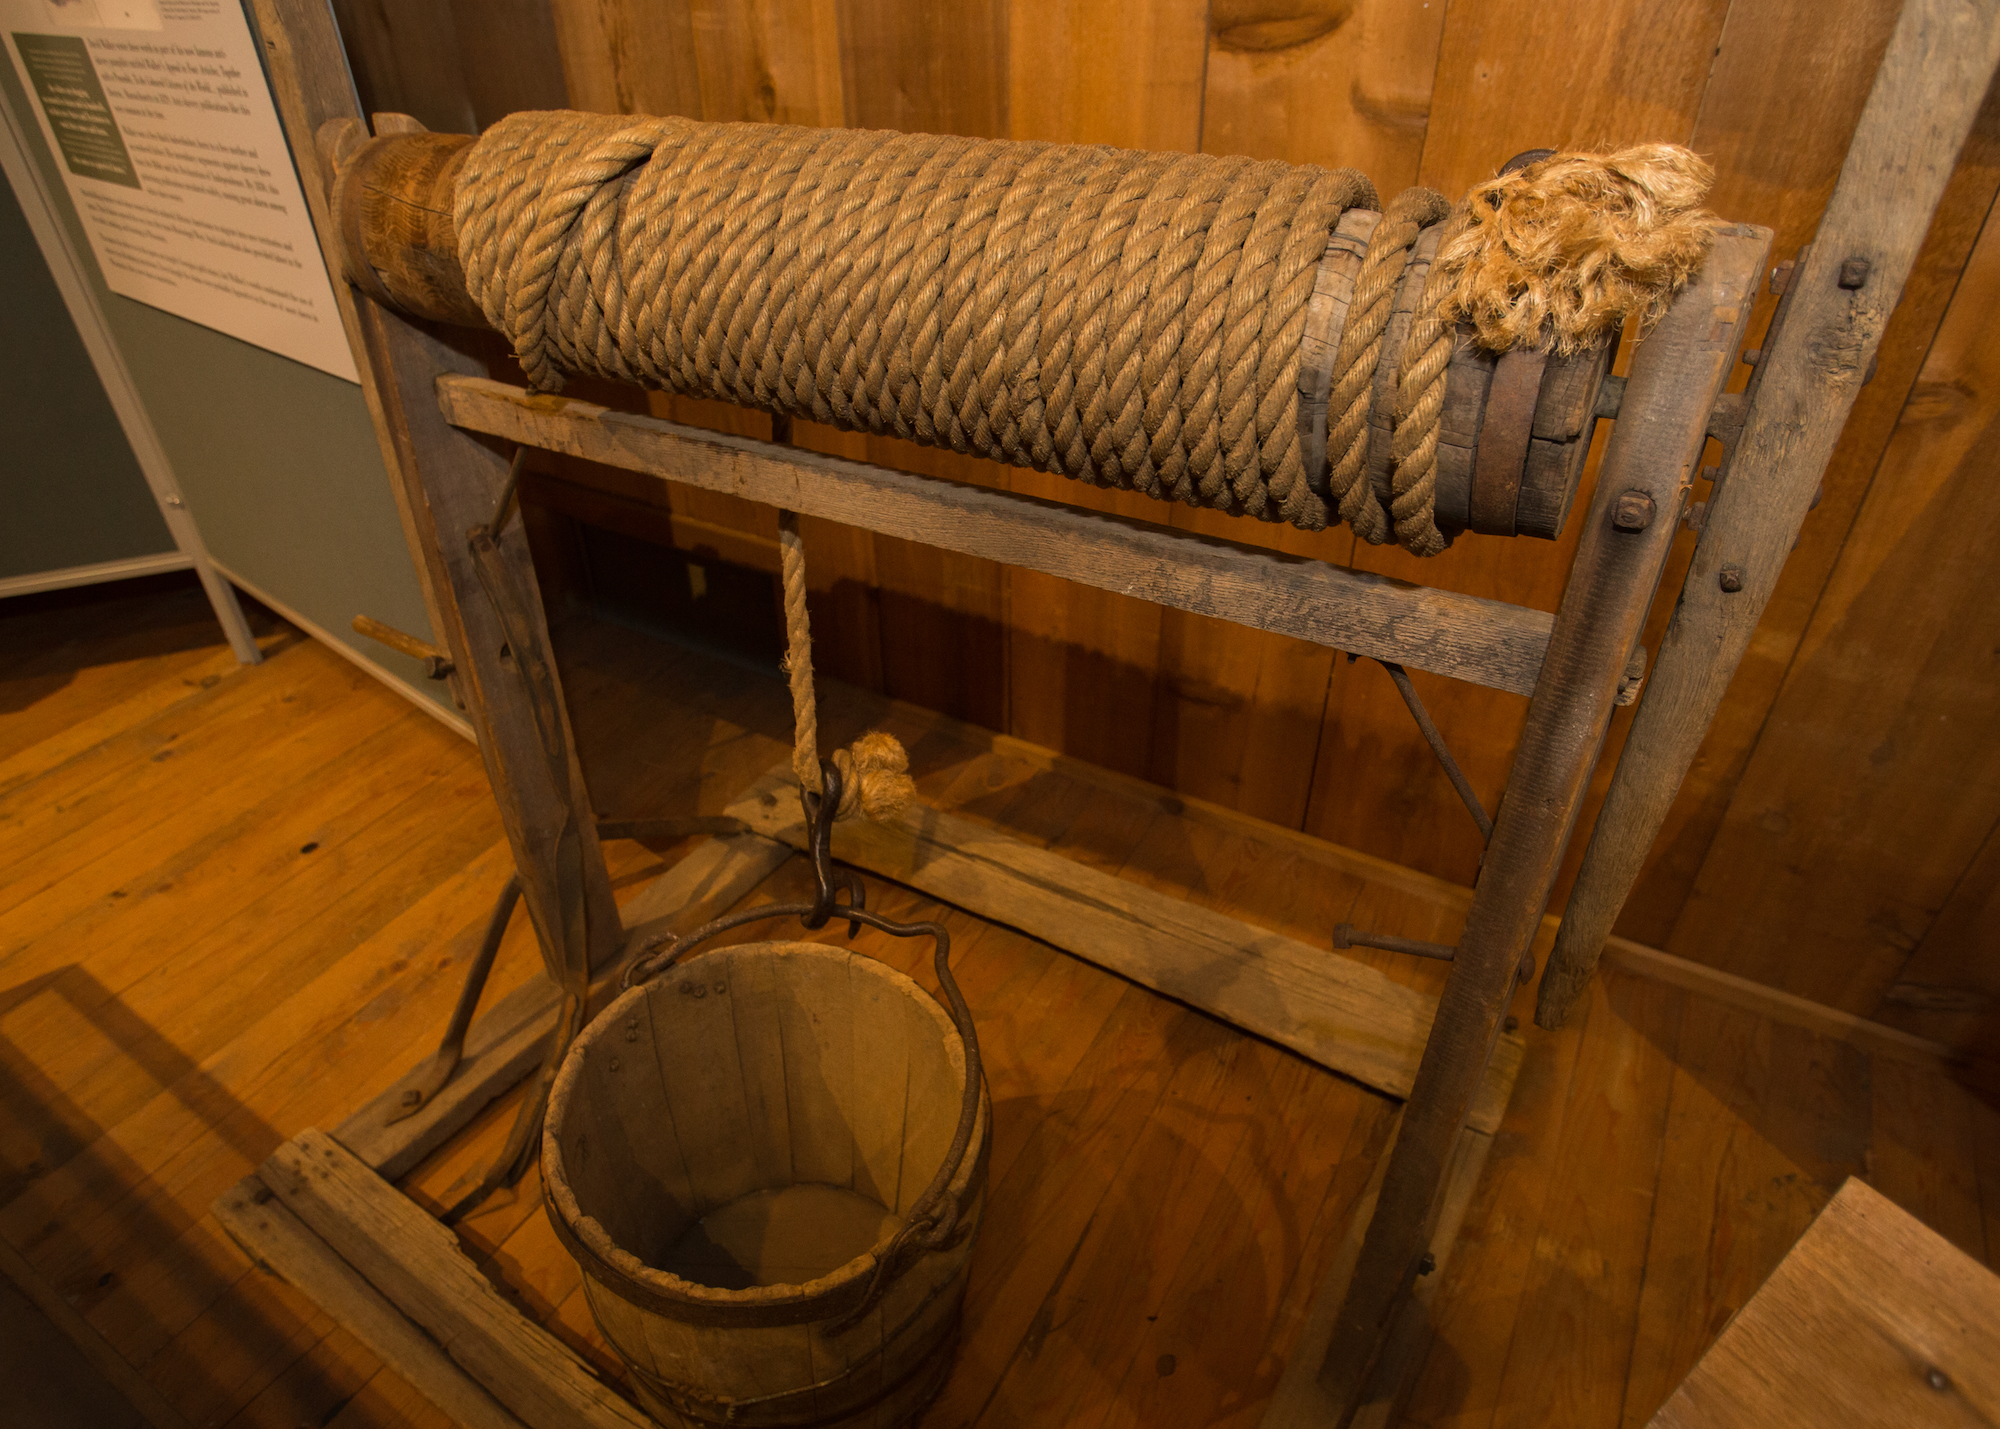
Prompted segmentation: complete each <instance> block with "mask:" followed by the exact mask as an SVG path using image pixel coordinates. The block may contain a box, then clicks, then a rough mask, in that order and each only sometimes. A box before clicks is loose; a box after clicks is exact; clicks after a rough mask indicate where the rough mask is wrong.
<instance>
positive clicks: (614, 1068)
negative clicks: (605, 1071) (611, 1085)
mask: <svg viewBox="0 0 2000 1429" xmlns="http://www.w3.org/2000/svg"><path fill="white" fill-rule="evenodd" d="M611 1070H612V1071H614V1072H615V1071H617V1070H618V1059H617V1058H616V1057H613V1058H612V1059H611Z"/></svg>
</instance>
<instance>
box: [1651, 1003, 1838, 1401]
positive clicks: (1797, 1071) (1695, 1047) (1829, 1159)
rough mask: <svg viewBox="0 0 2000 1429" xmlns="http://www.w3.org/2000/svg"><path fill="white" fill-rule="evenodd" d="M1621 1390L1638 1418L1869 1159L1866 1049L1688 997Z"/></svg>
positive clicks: (1668, 1388) (1690, 1363)
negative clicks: (1642, 1278) (1642, 1281)
mask: <svg viewBox="0 0 2000 1429" xmlns="http://www.w3.org/2000/svg"><path fill="white" fill-rule="evenodd" d="M1676 1050H1677V1058H1676V1060H1677V1061H1678V1063H1679V1065H1678V1066H1677V1067H1676V1068H1675V1070H1674V1075H1673V1089H1672V1091H1671V1093H1670V1098H1669V1105H1668V1110H1667V1123H1666V1139H1665V1143H1664V1146H1663V1149H1662V1155H1661V1166H1660V1183H1659V1193H1658V1198H1657V1200H1656V1202H1655V1209H1654V1212H1653V1225H1652V1234H1651V1239H1650V1243H1649V1246H1648V1249H1647V1254H1646V1278H1645V1285H1644V1288H1643V1290H1642V1291H1641V1293H1640V1297H1639V1316H1638V1329H1637V1334H1636V1337H1635V1342H1634V1345H1633V1352H1632V1365H1631V1370H1630V1372H1629V1374H1628V1376H1627V1381H1626V1389H1625V1409H1624V1414H1625V1419H1626V1421H1627V1422H1628V1423H1634V1424H1643V1423H1645V1422H1646V1421H1647V1420H1648V1419H1650V1418H1651V1417H1652V1415H1653V1412H1654V1411H1655V1410H1656V1409H1658V1408H1659V1407H1660V1405H1662V1404H1664V1403H1665V1402H1666V1400H1667V1396H1669V1395H1670V1394H1672V1393H1673V1390H1674V1386H1675V1385H1677V1384H1679V1383H1680V1382H1681V1379H1682V1377H1683V1376H1685V1375H1686V1374H1687V1372H1688V1371H1689V1370H1691V1369H1693V1368H1694V1364H1695V1361H1696V1360H1698V1359H1699V1358H1700V1357H1701V1352H1702V1350H1703V1349H1705V1348H1706V1347H1707V1346H1708V1345H1709V1344H1710V1343H1712V1342H1713V1341H1714V1339H1715V1337H1716V1336H1717V1335H1719V1334H1720V1333H1722V1328H1723V1326H1725V1325H1726V1324H1728V1323H1729V1317H1730V1316H1732V1315H1734V1314H1735V1313H1736V1312H1737V1311H1738V1310H1740V1309H1741V1308H1742V1307H1743V1305H1744V1304H1745V1302H1747V1301H1748V1300H1749V1298H1750V1296H1751V1295H1752V1294H1754V1293H1755V1292H1756V1290H1757V1287H1758V1286H1760V1285H1762V1284H1763V1283H1764V1280H1765V1278H1766V1277H1767V1276H1769V1275H1770V1273H1771V1272H1772V1271H1773V1270H1774V1269H1776V1268H1777V1265H1778V1262H1779V1261H1780V1260H1782V1259H1784V1256H1785V1252H1786V1251H1788V1250H1790V1249H1791V1247H1792V1244H1793V1243H1794V1242H1795V1241H1796V1240H1797V1239H1798V1238H1799V1237H1800V1236H1801V1235H1803V1234H1804V1233H1805V1229H1806V1227H1807V1226H1808V1225H1810V1224H1811V1223H1812V1218H1813V1217H1814V1216H1816V1215H1817V1214H1819V1211H1820V1208H1821V1207H1823V1206H1824V1205H1825V1204H1826V1203H1827V1202H1828V1201H1829V1200H1830V1199H1832V1197H1833V1194H1834V1192H1835V1191H1837V1190H1839V1189H1840V1185H1841V1183H1842V1182H1843V1181H1845V1180H1846V1179H1847V1178H1848V1177H1849V1176H1853V1175H1858V1174H1860V1173H1862V1172H1863V1171H1864V1170H1865V1169H1866V1168H1867V1164H1868V1155H1869V1135H1868V1133H1869V1126H1870V1122H1871V1107H1870V1088H1869V1066H1868V1059H1867V1057H1866V1056H1864V1055H1863V1054H1861V1053H1859V1052H1857V1051H1855V1050H1854V1049H1853V1048H1851V1047H1847V1046H1843V1045H1842V1044H1840V1043H1838V1042H1834V1041H1832V1040H1831V1039H1828V1038H1823V1037H1816V1036H1814V1035H1813V1034H1811V1033H1808V1032H1803V1031H1801V1030H1800V1029H1798V1028H1794V1027H1776V1026H1773V1025H1771V1024H1770V1023H1769V1022H1768V1021H1767V1020H1765V1019H1763V1018H1759V1017H1753V1016H1751V1015H1750V1014H1748V1013H1744V1012H1739V1011H1735V1010H1733V1009H1729V1008H1723V1007H1718V1006H1716V1005H1714V1004H1712V1003H1701V1002H1697V1001H1694V1000H1692V999H1690V1000H1689V1002H1688V1005H1687V1007H1686V1008H1685V1010H1684V1012H1683V1014H1682V1021H1681V1029H1680V1040H1679V1042H1678V1044H1677V1049H1676Z"/></svg>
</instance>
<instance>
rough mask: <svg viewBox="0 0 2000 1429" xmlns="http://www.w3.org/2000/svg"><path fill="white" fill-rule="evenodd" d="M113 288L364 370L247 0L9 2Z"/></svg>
mask: <svg viewBox="0 0 2000 1429" xmlns="http://www.w3.org/2000/svg"><path fill="white" fill-rule="evenodd" d="M0 20H4V22H5V24H6V30H7V47H8V51H9V53H10V54H11V55H12V56H13V60H14V67H15V69H16V70H17V71H18V73H19V74H20V76H21V82H22V84H23V86H24V87H25V88H26V89H27V91H28V94H29V96H30V100H31V103H32V104H33V105H34V107H35V110H36V113H37V115H38V117H39V118H40V120H41V123H42V132H43V134H44V135H45V136H46V137H47V138H48V141H49V146H50V148H51V149H53V150H54V152H55V154H56V156H57V159H58V162H59V163H60V165H61V167H62V170H63V178H64V181H65V182H66V183H67V185H68V187H69V192H70V197H71V198H72V199H73V200H74V201H75V203H76V209H77V213H78V214H79V215H80V216H81V218H82V220H83V228H84V233H85V235H86V236H87V237H88V238H89V240H90V246H91V249H92V251H93V252H94V253H95V254H96V256H97V263H98V266H99V267H100V268H101V269H103V271H104V279H105V281H106V282H107V283H108V284H109V285H110V287H111V291H113V292H114V293H119V294H122V295H123V296H125V297H128V298H135V299H137V300H138V301H139V302H142V303H148V304H150V305H152V306H153V307H156V308H163V309H165V310H166V311H167V312H170V313H173V314H175V315H176V316H178V317H183V318H187V319H189V320H190V321H192V322H198V323H200V324H202V325H203V326H204V327H211V328H214V329H215V330H216V331H218V332H225V333H228V334H229V335H230V336H231V337H236V338H241V339H242V340H243V341H245V342H252V343H255V344H257V346H259V347H263V348H268V349H270V350H271V351H272V352H276V353H281V354H283V355H284V356H286V357H289V358H292V359H293V360H294V361H297V362H303V363H306V364H308V365H310V366H313V367H317V368H319V369H320V370H321V371H322V372H330V373H332V374H333V375H334V376H336V377H344V378H346V379H347V380H348V381H349V382H353V381H355V380H356V374H355V370H354V358H353V355H352V354H351V353H350V352H349V351H348V348H347V336H346V334H345V332H343V331H342V329H341V325H340V312H339V310H338V309H337V308H336V307H335V306H334V300H333V288H332V285H331V284H330V283H329V282H328V280H327V275H326V266H325V264H324V263H323V262H322V260H321V258H320V251H319V243H318V240H317V239H316V238H315V237H314V236H313V227H312V218H311V215H310V214H309V212H308V210H307V208H306V202H305V195H304V194H303V193H301V192H300V190H299V181H298V175H297V174H296V173H295V172H294V170H293V168H292V157H291V151H290V150H289V149H288V148H287V147H286V145H285V136H284V131H283V130H282V129H281V128H280V127H279V124H278V114H277V109H276V107H275V106H274V105H273V104H272V102H271V91H270V89H269V87H268V86H267V85H266V84H265V83H264V71H263V67H262V66H261V65H260V64H259V62H258V57H257V46H256V41H255V40H254V39H253V38H252V36H251V33H250V25H249V22H248V21H247V20H246V19H245V18H244V15H243V11H242V8H241V6H240V5H239V4H238V0H0Z"/></svg>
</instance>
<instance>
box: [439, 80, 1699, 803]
mask: <svg viewBox="0 0 2000 1429" xmlns="http://www.w3.org/2000/svg"><path fill="white" fill-rule="evenodd" d="M1706 175H1707V169H1706V166H1705V165H1702V164H1701V161H1700V160H1698V159H1696V158H1695V157H1694V156H1693V155H1691V154H1688V153H1687V151H1685V150H1682V149H1677V148H1675V147H1674V146H1670V145H1654V146H1649V147H1647V148H1645V149H1641V150H1628V151H1624V152H1623V153H1620V154H1614V155H1610V156H1603V157H1599V156H1588V155H1558V156H1556V157H1555V158H1552V159H1549V160H1545V161H1543V162H1542V163H1541V164H1538V165H1529V166H1528V167H1527V168H1526V169H1524V170H1522V171H1521V172H1520V173H1519V174H1515V175H1509V176H1507V177H1506V178H1504V179H1500V180H1496V181H1494V183H1492V184H1488V185H1482V186H1481V187H1480V188H1479V189H1477V190H1475V191H1474V200H1473V202H1472V203H1471V204H1470V205H1469V206H1468V208H1467V209H1466V210H1464V213H1465V215H1466V217H1465V218H1464V219H1462V220H1461V221H1460V222H1459V223H1458V224H1456V225H1455V226H1454V228H1453V231H1452V234H1451V235H1450V236H1449V237H1448V238H1447V240H1446V242H1445V243H1444V245H1443V246H1442V247H1441V249H1440V252H1439V255H1438V260H1437V262H1436V263H1435V264H1434V265H1433V268H1432V270H1431V275H1430V279H1429V281H1428V283H1427V285H1426V288H1425V291H1424V294H1423V296H1422V300H1421V303H1420V306H1419V310H1418V314H1417V316H1416V319H1415V320H1413V321H1412V323H1411V327H1410V335H1409V339H1408V341H1407V342H1406V344H1405V347H1404V350H1403V352H1402V353H1401V354H1400V355H1399V356H1400V358H1401V367H1400V368H1399V375H1398V380H1397V386H1396V401H1395V418H1396V420H1395V427H1396V432H1395V438H1394V443H1393V447H1392V453H1391V456H1392V459H1393V463H1394V472H1393V477H1392V487H1393V490H1392V492H1391V493H1389V495H1390V500H1389V503H1388V505H1387V506H1386V507H1385V505H1384V500H1383V494H1381V493H1378V492H1377V491H1376V490H1375V489H1374V487H1373V485H1372V483H1371V481H1370V480H1369V477H1368V442H1369V440H1370V429H1369V422H1368V414H1369V408H1370V405H1371V400H1372V396H1373V392H1374V387H1375V383H1376V371H1377V368H1378V366H1379V364H1380V362H1381V360H1382V357H1383V345H1384V334H1385V332H1386V330H1387V326H1388V322H1389V317H1390V313H1391V310H1392V309H1393V306H1394V302H1395V293H1396V286H1397V282H1398V280H1399V279H1400V278H1401V276H1402V273H1403V269H1404V267H1405V266H1406V264H1407V261H1408V257H1409V253H1410V251H1411V248H1412V247H1413V245H1414V244H1415V243H1416V240H1417V237H1418V235H1419V234H1420V233H1421V232H1422V230H1423V229H1424V228H1425V227H1427V226H1430V225H1433V224H1436V223H1439V222H1441V221H1443V220H1444V219H1445V217H1446V215H1447V213H1448V211H1449V206H1448V205H1447V203H1446V201H1445V200H1444V198H1443V197H1442V196H1440V195H1438V194H1436V193H1433V192H1431V191H1430V190H1427V189H1411V190H1408V191H1406V192H1404V193H1402V194H1400V195H1398V196H1397V197H1396V198H1395V199H1393V200H1391V202H1390V203H1389V205H1388V208H1387V211H1386V212H1385V213H1384V215H1383V219H1382V222H1381V223H1380V224H1379V225H1378V226H1377V228H1376V230H1375V233H1374V236H1373V238H1372V239H1371V241H1370V244H1369V249H1368V253H1367V256H1366V258H1365V259H1364V260H1363V263H1362V268H1361V272H1360V275H1359V278H1358V280H1357V285H1356V292H1355V297H1354V301H1353V303H1352V305H1351V308H1350V313H1349V317H1348V320H1347V324H1346V326H1345V328H1344V330H1343V331H1342V334H1341V341H1340V345H1339V350H1338V353H1337V356H1336V360H1335V367H1334V385H1333V392H1332V396H1331V401H1330V405H1329V409H1328V412H1329V431H1328V438H1327V460H1326V462H1325V463H1324V465H1322V466H1320V469H1317V470H1307V469H1306V466H1305V463H1304V460H1303V457H1302V454H1301V450H1300V442H1299V435H1298V403H1299V361H1300V349H1301V338H1302V336H1303V334H1304V331H1305V321H1306V311H1307V303H1308V300H1309V298H1310V297H1311V295H1312V291H1313V286H1314V282H1315V279H1316V277H1317V275H1318V271H1319V266H1320V262H1321V259H1322V257H1323V256H1324V254H1325V252H1326V247H1327V238H1328V235H1329V234H1330V233H1331V232H1332V231H1333V227H1334V225H1335V224H1336V223H1337V222H1338V221H1339V218H1340V215H1341V214H1342V213H1343V212H1344V211H1345V210H1347V209H1349V208H1353V207H1375V206H1377V204H1378V202H1379V200H1378V199H1377V196H1376V193H1375V190H1374V188H1373V186H1372V185H1370V184H1369V182H1368V180H1367V179H1365V178H1363V177H1362V176H1361V175H1360V174H1357V173H1355V172H1353V171H1352V170H1348V169H1338V170H1329V169H1322V168H1318V167H1315V166H1311V165H1291V164H1283V163H1277V162H1272V161H1261V162H1260V161H1255V160H1251V159H1246V158H1238V157H1221V156H1215V155H1207V154H1172V153H1143V152H1135V151H1129V150H1120V149H1110V148H1104V147H1082V146H1065V145H1052V144H1029V143H1015V142H1009V141H1002V140H983V139H968V138H961V137H956V136H950V135H930V134H887V133H880V132H874V131H865V130H851V129H802V128H792V127H788V126H782V125H765V124H703V123H698V122H695V121H693V120H687V119H675V118H668V119H648V118H633V117H623V116H615V115H597V114H580V113H571V112H567V111H558V112H550V113H535V112H528V113H520V114H514V115H510V116H509V117H507V118H506V119H504V120H502V121H501V122H500V123H499V124H496V125H495V126H494V127H493V128H492V129H490V130H488V131H487V132H486V134H485V135H483V136H482V137H481V138H480V139H479V140H478V141H477V142H476V143H474V144H473V145H472V146H471V148H470V149H469V150H468V151H467V155H466V159H465V162H464V166H463V168H462V169H461V171H460V175H459V179H458V187H457V194H456V200H455V208H454V221H455V226H456V229H457V237H458V243H459V253H460V257H461V260H462V262H463V265H464V270H465V277H466V285H467V288H468V290H469V291H470V292H471V294H472V296H473V297H474V299H475V300H476V301H477V302H478V303H479V305H480V308H481V310H482V311H483V312H484V313H485V314H486V315H487V317H488V319H489V320H490V321H491V322H492V323H493V324H494V325H495V326H496V327H498V328H500V329H501V331H503V332H505V333H506V334H507V335H508V336H509V338H510V339H511V340H512V341H513V344H514V348H515V352H516V353H517V355H518V356H519V357H520V360H521V363H522V366H523V367H524V368H525V370H526V371H527V374H528V377H529V381H530V383H531V384H532V385H533V386H534V387H535V388H537V389H538V390H544V391H550V390H554V389H555V388H557V387H558V386H560V385H561V381H562V374H564V373H580V374H587V375H595V376H602V377H608V378H612V379H614V380H618V381H625V382H637V383H644V384H648V385H652V386H658V387H665V388H669V389H672V390H675V391H680V392H687V393H693V394H698V395H702V396H708V397H718V398H722V399H724V400H727V401H731V402H736V403H740V404H743V405H747V406H753V407H758V408H762V409H764V410H766V411H771V412H777V413H783V414H787V415H792V416H798V417H805V418H809V419H811V420H814V421H819V422H826V423H831V424H833V425H836V426H840V427H845V428H849V429H858V430H864V431H870V432H877V433H881V434H885V435H892V436H897V437H903V438H907V439H909V440H913V441H918V442H923V443H927V444H931V445H937V446H949V447H952V448H954V449H955V450H958V451H961V452H970V453H976V454H978V455H981V456H986V457H990V458H993V459H996V460H999V461H1004V462H1009V463H1012V464H1014V465H1019V466H1031V467H1036V468H1039V469H1042V470H1050V471H1059V472H1062V473H1064V474H1066V475H1068V476H1071V477H1075V478H1077V479H1080V480H1085V481H1091V482H1094V483H1096V484H1098V485H1103V486H1116V487H1122V488H1127V489H1132V490H1137V491H1143V492H1147V493H1149V494H1151V495H1155V496H1160V497H1164V498H1168V499H1173V500H1179V501H1183V502H1186V503H1187V504H1189V505H1199V506H1208V507H1213V508H1216V509H1219V510H1224V511H1230V512H1235V513H1240V514H1246V515H1251V516H1256V517H1259V518H1261V519H1263V520H1267V521H1284V522H1289V523H1290V524H1292V525H1294V526H1297V527H1300V528H1301V529H1305V530H1319V529H1323V528H1324V527H1326V526H1327V525H1328V524H1329V523H1330V522H1331V521H1333V520H1335V519H1340V520H1345V521H1347V522H1348V523H1349V524H1350V525H1352V526H1353V527H1354V529H1355V531H1356V532H1357V533H1359V534H1360V535H1361V536H1362V537H1363V538H1364V539H1366V540H1369V541H1371V542H1382V541H1386V540H1389V539H1391V538H1392V537H1393V538H1394V539H1397V540H1400V541H1401V542H1402V543H1403V544H1404V546H1406V547H1407V548H1408V549H1410V550H1412V551H1415V552H1417V553H1418V554H1426V555H1427V554H1434V553H1435V552H1436V551H1439V550H1442V549H1443V547H1444V540H1443V537H1442V536H1441V535H1440V534H1439V532H1438V530H1437V527H1436V523H1435V520H1434V517H1433V511H1434V505H1435V502H1434V498H1433V488H1434V484H1435V470H1436V432H1437V423H1438V418H1439V413H1440V411H1441V409H1442V405H1443V396H1444V381H1445V369H1446V368H1447V366H1448V365H1449V362H1450V357H1451V350H1452V345H1453V344H1454V343H1455V342H1456V341H1457V325H1458V323H1459V322H1460V321H1461V320H1462V319H1469V320H1471V321H1472V322H1474V323H1475V324H1476V325H1477V327H1478V331H1479V333H1480V335H1481V340H1482V341H1485V342H1489V343H1498V344H1500V345H1503V346H1504V345H1512V344H1514V343H1517V342H1522V341H1548V342H1550V343H1552V344H1553V345H1555V347H1556V348H1557V350H1559V351H1566V350H1568V349H1569V347H1571V346H1574V345H1575V344H1577V343H1578V342H1579V341H1581V340H1582V339H1581V337H1580V334H1582V333H1584V332H1585V331H1596V330H1599V329H1601V328H1602V326H1603V325H1604V324H1605V323H1606V322H1607V321H1622V320H1623V315H1625V314H1627V313H1630V312H1634V311H1637V312H1641V313H1645V314H1657V312H1659V311H1662V310H1664V307H1665V304H1666V302H1667V301H1668V300H1669V299H1670V298H1671V296H1672V293H1673V292H1674V291H1675V290H1677V288H1678V286H1679V284H1681V283H1684V282H1685V281H1686V278H1687V276H1688V275H1689V274H1690V273H1692V271H1693V269H1694V268H1695V267H1696V266H1698V265H1699V262H1700V258H1701V256H1702V255H1703V254H1704V253H1705V251H1706V243H1707V232H1708V225H1709V224H1711V223H1712V220H1710V219H1709V218H1708V217H1707V215H1705V214H1701V213H1700V212H1699V211H1698V210H1695V209H1694V208H1693V207H1692V205H1693V204H1694V203H1695V202H1696V201H1698V200H1699V198H1700V196H1701V193H1702V192H1704V191H1705V189H1706V183H1707V178H1706ZM801 609H802V607H801ZM795 697H796V690H795ZM801 777H802V778H803V777H804V776H803V775H802V776H801Z"/></svg>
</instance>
